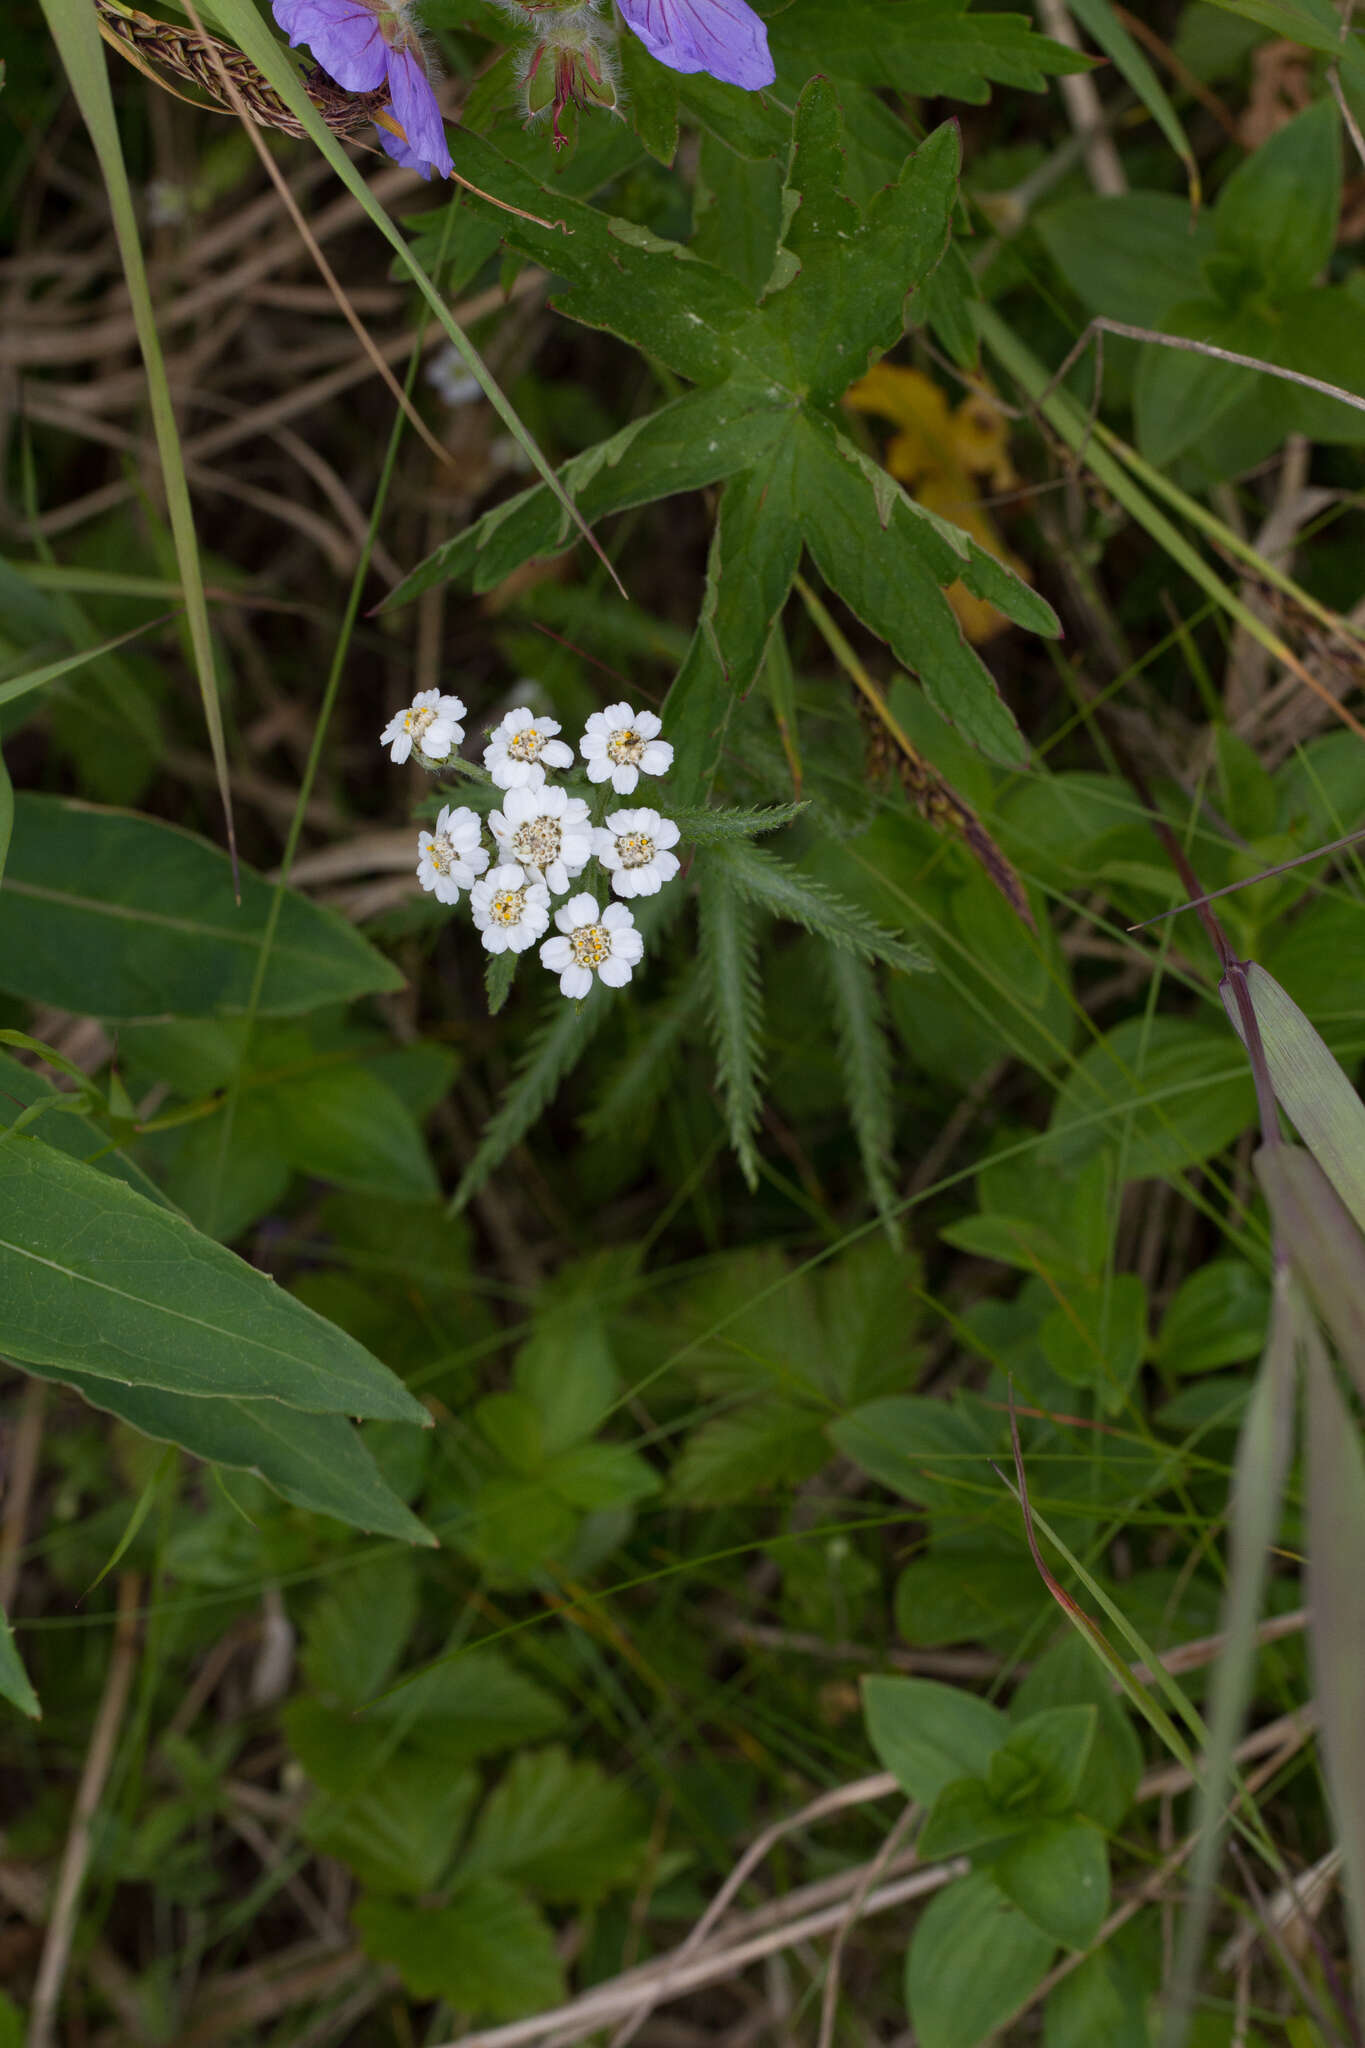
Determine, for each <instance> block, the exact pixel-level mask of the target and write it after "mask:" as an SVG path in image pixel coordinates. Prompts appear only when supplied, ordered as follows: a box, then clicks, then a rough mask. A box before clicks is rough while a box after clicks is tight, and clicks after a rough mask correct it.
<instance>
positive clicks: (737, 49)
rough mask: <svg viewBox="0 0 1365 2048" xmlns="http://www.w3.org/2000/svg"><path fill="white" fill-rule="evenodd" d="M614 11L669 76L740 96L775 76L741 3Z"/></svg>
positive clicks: (631, 3)
mask: <svg viewBox="0 0 1365 2048" xmlns="http://www.w3.org/2000/svg"><path fill="white" fill-rule="evenodd" d="M301 4H303V5H305V6H306V5H309V4H318V0H301ZM617 5H618V6H619V7H620V9H621V13H622V16H623V17H624V19H625V24H626V27H627V28H628V29H632V30H634V32H635V34H636V35H637V36H638V37H639V38H640V41H641V42H642V43H643V44H644V46H645V48H646V49H647V50H648V51H649V54H650V56H651V57H657V58H658V60H659V62H660V63H661V64H667V66H668V68H669V70H670V71H709V72H710V74H711V76H712V77H713V78H721V79H724V81H725V83H726V84H727V85H742V86H743V88H744V90H745V91H746V92H758V91H759V90H760V88H761V87H763V86H765V85H771V84H772V82H773V80H774V78H775V77H776V76H777V73H776V71H775V70H774V69H773V60H772V58H771V57H770V56H769V55H768V31H767V29H766V28H765V27H764V25H763V23H762V21H761V20H760V19H759V17H758V15H756V14H755V13H754V10H753V8H752V7H748V6H746V5H745V0H617Z"/></svg>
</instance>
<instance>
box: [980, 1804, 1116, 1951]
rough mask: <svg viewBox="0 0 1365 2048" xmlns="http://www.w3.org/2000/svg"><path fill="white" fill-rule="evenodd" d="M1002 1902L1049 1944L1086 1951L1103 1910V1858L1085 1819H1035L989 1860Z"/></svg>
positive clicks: (1106, 1880) (1106, 1893)
mask: <svg viewBox="0 0 1365 2048" xmlns="http://www.w3.org/2000/svg"><path fill="white" fill-rule="evenodd" d="M991 1876H992V1877H993V1878H994V1879H995V1882H996V1883H997V1884H998V1885H999V1887H1000V1889H1001V1891H1002V1892H1003V1893H1004V1894H1005V1897H1006V1898H1007V1899H1012V1900H1013V1901H1014V1903H1015V1905H1016V1906H1018V1908H1019V1910H1020V1912H1021V1913H1024V1914H1026V1915H1027V1917H1028V1918H1029V1919H1030V1920H1031V1921H1032V1922H1033V1924H1034V1926H1035V1927H1037V1928H1038V1929H1040V1931H1041V1932H1042V1933H1043V1934H1045V1935H1047V1936H1048V1937H1049V1939H1050V1940H1052V1941H1060V1942H1062V1943H1064V1945H1065V1946H1066V1947H1067V1948H1088V1947H1089V1945H1090V1943H1091V1942H1092V1941H1093V1940H1094V1939H1095V1936H1096V1935H1097V1934H1098V1933H1099V1930H1100V1927H1101V1925H1102V1923H1103V1920H1104V1916H1105V1914H1106V1913H1107V1912H1108V1911H1109V1855H1108V1852H1107V1850H1106V1848H1105V1843H1104V1836H1103V1835H1102V1834H1101V1833H1100V1831H1099V1829H1098V1828H1097V1827H1094V1826H1092V1825H1091V1823H1090V1822H1089V1821H1088V1820H1044V1821H1037V1822H1035V1823H1034V1825H1033V1827H1032V1828H1031V1829H1030V1830H1029V1832H1028V1834H1026V1835H1024V1836H1022V1837H1021V1838H1020V1839H1019V1840H1018V1841H1013V1842H1010V1843H1008V1844H1007V1845H1006V1847H1005V1848H1004V1849H1003V1850H1001V1852H1000V1854H999V1855H998V1856H993V1857H992V1858H991Z"/></svg>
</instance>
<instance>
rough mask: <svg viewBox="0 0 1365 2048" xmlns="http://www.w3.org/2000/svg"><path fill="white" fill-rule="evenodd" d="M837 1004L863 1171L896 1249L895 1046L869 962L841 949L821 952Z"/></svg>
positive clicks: (842, 1057)
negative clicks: (893, 1159)
mask: <svg viewBox="0 0 1365 2048" xmlns="http://www.w3.org/2000/svg"><path fill="white" fill-rule="evenodd" d="M821 952H822V957H823V965H824V971H825V977H826V979H827V981H828V983H829V992H830V997H831V1000H832V1002H833V1005H834V1030H835V1037H836V1039H837V1041H838V1046H839V1064H840V1066H841V1068H842V1070H843V1080H844V1095H845V1098H846V1100H847V1102H848V1113H849V1120H850V1122H851V1123H852V1125H853V1133H854V1136H855V1137H856V1138H857V1140H858V1151H859V1153H860V1155H861V1157H862V1162H863V1173H864V1175H865V1176H866V1179H867V1189H868V1193H869V1194H870V1195H871V1197H872V1200H873V1203H874V1205H875V1207H876V1210H877V1214H878V1215H879V1216H880V1217H881V1219H882V1224H883V1227H884V1228H885V1231H886V1234H887V1236H888V1237H889V1238H890V1240H891V1242H892V1244H893V1245H895V1246H896V1247H897V1249H899V1247H900V1243H901V1232H900V1224H899V1221H898V1220H897V1217H896V1215H895V1213H894V1212H895V1204H896V1190H895V1186H894V1184H893V1182H892V1178H891V1130H892V1124H893V1120H894V1115H895V1107H894V1100H893V1096H892V1088H891V1048H890V1042H889V1040H888V1039H887V1035H886V1024H885V1019H884V1015H883V1010H882V999H881V993H880V991H879V989H878V987H877V978H876V975H875V974H874V972H873V970H872V968H871V967H869V966H868V964H867V962H866V961H865V960H860V959H859V958H858V956H857V954H856V953H848V952H844V951H842V950H841V949H840V948H839V947H837V946H825V947H822V949H821Z"/></svg>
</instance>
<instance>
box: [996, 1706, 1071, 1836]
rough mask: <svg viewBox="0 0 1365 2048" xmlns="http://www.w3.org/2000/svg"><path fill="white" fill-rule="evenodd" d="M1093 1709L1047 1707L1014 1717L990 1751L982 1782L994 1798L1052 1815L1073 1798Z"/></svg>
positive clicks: (1025, 1810)
mask: <svg viewBox="0 0 1365 2048" xmlns="http://www.w3.org/2000/svg"><path fill="white" fill-rule="evenodd" d="M1098 1719H1099V1716H1098V1710H1097V1709H1096V1708H1095V1707H1092V1706H1075V1707H1047V1708H1045V1709H1044V1710H1043V1712H1042V1713H1039V1714H1030V1715H1029V1716H1028V1718H1027V1719H1026V1720H1024V1721H1020V1722H1018V1723H1017V1724H1016V1725H1015V1727H1014V1728H1013V1729H1012V1730H1011V1732H1010V1734H1009V1736H1008V1738H1007V1739H1006V1741H1004V1742H1003V1743H1002V1744H1001V1745H1000V1747H999V1748H998V1749H997V1750H995V1751H994V1753H993V1754H992V1756H991V1760H990V1763H989V1765H988V1766H987V1769H986V1783H987V1785H988V1786H989V1788H990V1791H991V1795H992V1797H993V1798H994V1799H995V1800H996V1801H997V1803H998V1804H999V1805H1001V1806H1003V1807H1006V1808H1008V1809H1010V1810H1013V1811H1017V1812H1020V1813H1034V1814H1040V1815H1049V1816H1054V1815H1057V1814H1061V1813H1065V1812H1067V1811H1068V1809H1069V1808H1071V1807H1072V1806H1074V1805H1075V1803H1076V1794H1077V1792H1078V1791H1079V1790H1080V1784H1081V1779H1082V1777H1083V1775H1084V1772H1085V1766H1086V1762H1087V1759H1088V1758H1089V1755H1090V1745H1091V1743H1092V1742H1093V1741H1094V1739H1095V1730H1096V1727H1097V1725H1098Z"/></svg>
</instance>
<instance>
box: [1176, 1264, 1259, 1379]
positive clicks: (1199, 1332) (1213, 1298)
mask: <svg viewBox="0 0 1365 2048" xmlns="http://www.w3.org/2000/svg"><path fill="white" fill-rule="evenodd" d="M1269 1314H1270V1289H1269V1287H1268V1286H1267V1285H1266V1283H1265V1281H1264V1279H1263V1278H1262V1276H1261V1275H1260V1274H1259V1273H1257V1272H1254V1271H1253V1269H1252V1268H1251V1267H1250V1266H1248V1265H1247V1264H1246V1263H1245V1262H1244V1261H1243V1260H1241V1259H1213V1260H1211V1261H1210V1263H1209V1264H1208V1265H1206V1266H1196V1267H1195V1269H1194V1271H1193V1272H1192V1273H1191V1274H1190V1275H1189V1276H1188V1277H1187V1278H1186V1279H1185V1280H1183V1281H1182V1282H1181V1284H1180V1286H1179V1287H1178V1288H1177V1289H1176V1292H1175V1294H1174V1296H1173V1297H1172V1300H1171V1304H1170V1306H1169V1308H1168V1309H1167V1310H1166V1313H1165V1315H1164V1316H1163V1317H1162V1319H1161V1328H1160V1330H1159V1331H1158V1333H1157V1339H1156V1344H1155V1346H1154V1347H1153V1356H1154V1358H1155V1359H1156V1361H1157V1363H1158V1364H1160V1365H1164V1366H1166V1367H1167V1368H1168V1369H1169V1370H1170V1371H1171V1372H1177V1373H1180V1374H1182V1375H1185V1374H1188V1373H1201V1372H1216V1371H1217V1370H1218V1368H1219V1367H1220V1366H1224V1365H1240V1364H1241V1362H1242V1360H1243V1359H1246V1358H1250V1357H1252V1356H1253V1355H1254V1354H1255V1353H1256V1352H1258V1351H1259V1350H1260V1348H1261V1345H1262V1343H1263V1342H1264V1341H1265V1331H1266V1320H1267V1318H1268V1316H1269Z"/></svg>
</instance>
